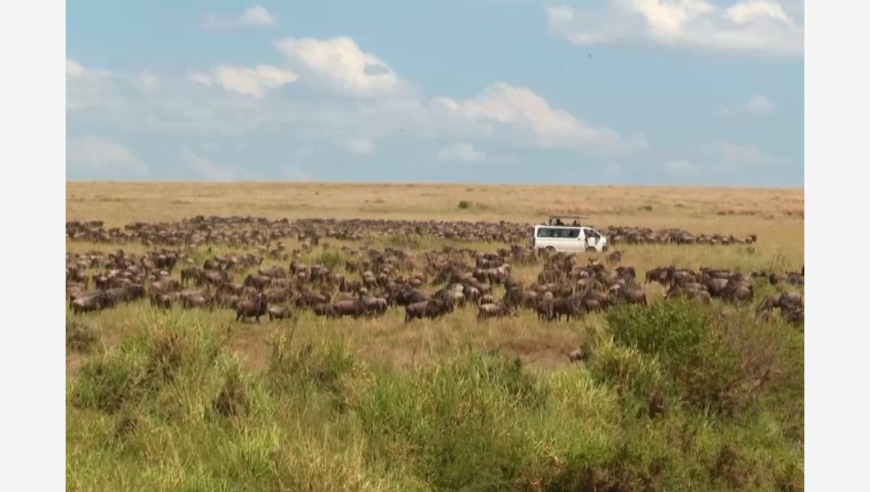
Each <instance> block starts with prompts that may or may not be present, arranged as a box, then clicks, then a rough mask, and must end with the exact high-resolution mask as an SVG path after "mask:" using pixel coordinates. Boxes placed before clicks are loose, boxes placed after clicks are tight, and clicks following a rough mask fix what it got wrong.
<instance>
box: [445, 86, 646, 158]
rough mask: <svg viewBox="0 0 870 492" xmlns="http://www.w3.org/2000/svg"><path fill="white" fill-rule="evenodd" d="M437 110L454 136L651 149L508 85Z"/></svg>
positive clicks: (546, 144) (576, 146)
mask: <svg viewBox="0 0 870 492" xmlns="http://www.w3.org/2000/svg"><path fill="white" fill-rule="evenodd" d="M432 107H433V111H434V112H435V114H436V116H437V117H440V118H443V119H446V122H447V128H448V129H450V128H452V129H453V131H461V132H462V133H472V134H475V133H476V134H477V135H478V136H499V135H501V136H505V137H513V138H519V139H525V140H528V141H530V143H531V144H532V145H535V146H538V147H562V148H574V149H586V150H590V149H596V148H599V149H602V148H609V149H612V150H617V149H631V148H643V147H646V145H647V143H646V140H645V139H644V138H643V137H636V138H632V139H625V138H623V137H621V136H620V135H619V134H617V133H616V132H615V131H613V130H610V129H606V128H598V127H594V126H592V125H589V124H587V123H585V122H583V121H581V120H580V119H578V118H576V117H575V116H574V115H572V114H571V113H569V112H567V111H564V110H559V109H555V108H552V107H551V106H550V104H549V103H548V102H547V101H546V100H545V99H544V98H542V97H541V96H539V95H538V94H535V93H534V92H533V91H532V90H531V89H528V88H525V87H514V86H511V85H508V84H506V83H504V82H499V83H496V84H494V85H491V86H489V87H487V88H486V89H484V90H483V92H481V93H480V94H478V95H477V96H476V97H474V98H472V99H469V100H467V101H462V102H459V101H455V100H453V99H450V98H444V97H442V98H436V99H434V100H433V103H432Z"/></svg>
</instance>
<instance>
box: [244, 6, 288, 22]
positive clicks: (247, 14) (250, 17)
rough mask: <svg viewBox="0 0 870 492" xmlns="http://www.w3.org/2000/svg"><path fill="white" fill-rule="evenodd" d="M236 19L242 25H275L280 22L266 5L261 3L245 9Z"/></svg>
mask: <svg viewBox="0 0 870 492" xmlns="http://www.w3.org/2000/svg"><path fill="white" fill-rule="evenodd" d="M236 21H237V22H238V23H239V25H241V26H274V25H275V24H277V23H278V21H277V20H276V19H275V17H274V16H272V14H270V13H269V11H268V10H266V7H263V6H261V5H257V6H254V7H250V8H247V9H245V11H244V12H243V13H242V15H240V16H239V18H238V19H236Z"/></svg>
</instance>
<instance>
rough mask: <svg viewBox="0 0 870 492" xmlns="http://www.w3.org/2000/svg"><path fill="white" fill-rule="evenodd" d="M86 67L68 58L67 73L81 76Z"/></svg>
mask: <svg viewBox="0 0 870 492" xmlns="http://www.w3.org/2000/svg"><path fill="white" fill-rule="evenodd" d="M84 71H85V69H84V68H83V67H82V66H81V65H80V64H79V63H78V62H77V61H75V60H70V59H69V58H67V59H66V74H67V76H73V77H80V76H81V75H82V74H83V73H84Z"/></svg>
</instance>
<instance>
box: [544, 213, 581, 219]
mask: <svg viewBox="0 0 870 492" xmlns="http://www.w3.org/2000/svg"><path fill="white" fill-rule="evenodd" d="M549 218H551V219H584V220H585V219H588V218H589V217H587V216H585V215H560V214H554V215H550V216H549Z"/></svg>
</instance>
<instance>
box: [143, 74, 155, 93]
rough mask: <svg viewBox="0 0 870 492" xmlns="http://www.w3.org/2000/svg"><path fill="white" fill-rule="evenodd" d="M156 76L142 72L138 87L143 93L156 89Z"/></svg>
mask: <svg viewBox="0 0 870 492" xmlns="http://www.w3.org/2000/svg"><path fill="white" fill-rule="evenodd" d="M158 85H159V84H158V81H157V76H156V75H154V74H153V73H150V72H142V73H141V74H140V75H139V86H140V87H141V88H142V90H143V91H145V92H153V91H155V90H157V87H158Z"/></svg>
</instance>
